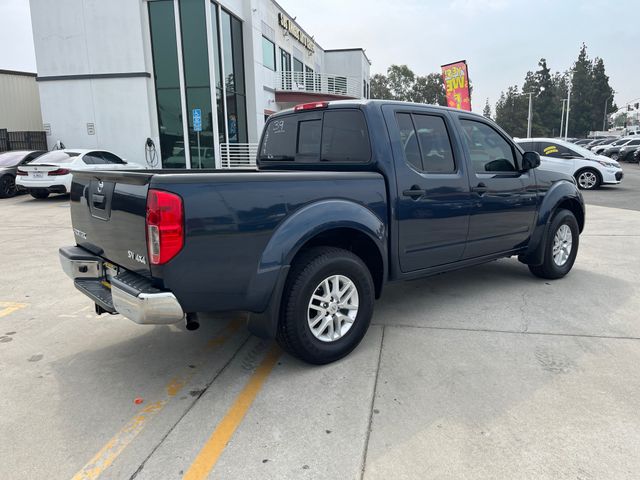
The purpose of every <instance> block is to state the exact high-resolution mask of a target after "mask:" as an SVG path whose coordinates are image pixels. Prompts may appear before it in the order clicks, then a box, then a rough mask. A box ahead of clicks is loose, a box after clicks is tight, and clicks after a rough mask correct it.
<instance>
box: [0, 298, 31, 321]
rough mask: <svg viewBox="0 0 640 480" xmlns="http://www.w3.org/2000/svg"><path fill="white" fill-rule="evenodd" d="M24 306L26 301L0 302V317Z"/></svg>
mask: <svg viewBox="0 0 640 480" xmlns="http://www.w3.org/2000/svg"><path fill="white" fill-rule="evenodd" d="M26 306H27V304H26V303H15V302H0V318H2V317H6V316H7V315H9V314H10V313H13V312H15V311H16V310H20V309H21V308H24V307H26Z"/></svg>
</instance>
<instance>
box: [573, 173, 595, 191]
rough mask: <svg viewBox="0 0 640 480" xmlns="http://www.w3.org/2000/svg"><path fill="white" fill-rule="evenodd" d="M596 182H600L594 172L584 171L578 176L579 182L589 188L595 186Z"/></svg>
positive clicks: (583, 186)
mask: <svg viewBox="0 0 640 480" xmlns="http://www.w3.org/2000/svg"><path fill="white" fill-rule="evenodd" d="M596 183H598V177H596V174H595V173H593V172H582V173H581V174H580V176H579V177H578V184H579V185H580V186H581V187H582V188H585V189H587V190H588V189H590V188H593V187H595V186H596Z"/></svg>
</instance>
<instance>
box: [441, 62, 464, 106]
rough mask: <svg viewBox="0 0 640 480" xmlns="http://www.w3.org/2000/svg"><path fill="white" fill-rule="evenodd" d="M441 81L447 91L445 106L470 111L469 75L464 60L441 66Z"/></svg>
mask: <svg viewBox="0 0 640 480" xmlns="http://www.w3.org/2000/svg"><path fill="white" fill-rule="evenodd" d="M442 79H443V80H444V86H445V87H446V89H447V106H449V107H452V108H457V109H459V110H468V111H471V95H470V94H469V75H468V70H467V62H466V60H462V61H461V62H456V63H449V64H447V65H442Z"/></svg>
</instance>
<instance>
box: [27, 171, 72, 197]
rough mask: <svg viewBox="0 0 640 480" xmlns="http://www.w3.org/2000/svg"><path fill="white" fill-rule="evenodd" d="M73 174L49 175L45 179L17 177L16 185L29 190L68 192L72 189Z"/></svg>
mask: <svg viewBox="0 0 640 480" xmlns="http://www.w3.org/2000/svg"><path fill="white" fill-rule="evenodd" d="M71 180H72V176H71V174H69V175H60V176H55V177H47V178H44V179H39V180H36V179H30V178H29V177H26V176H18V177H16V185H20V186H21V187H23V188H25V189H27V190H46V191H48V192H51V193H67V192H69V191H70V190H71Z"/></svg>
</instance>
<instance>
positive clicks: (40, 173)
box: [31, 172, 44, 178]
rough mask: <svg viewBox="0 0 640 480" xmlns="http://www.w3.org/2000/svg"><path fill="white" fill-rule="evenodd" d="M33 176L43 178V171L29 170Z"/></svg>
mask: <svg viewBox="0 0 640 480" xmlns="http://www.w3.org/2000/svg"><path fill="white" fill-rule="evenodd" d="M31 176H32V177H33V178H44V172H31Z"/></svg>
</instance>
